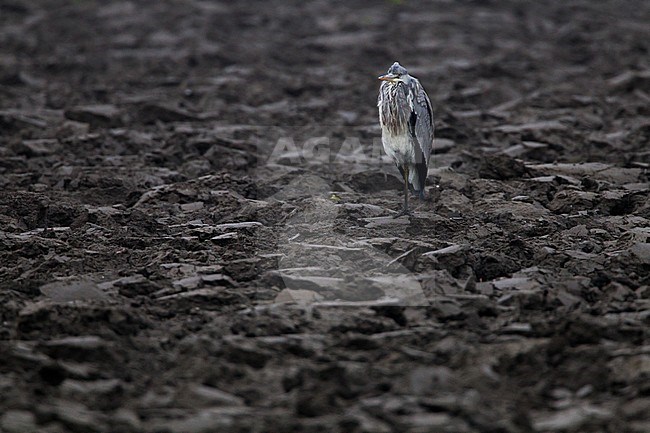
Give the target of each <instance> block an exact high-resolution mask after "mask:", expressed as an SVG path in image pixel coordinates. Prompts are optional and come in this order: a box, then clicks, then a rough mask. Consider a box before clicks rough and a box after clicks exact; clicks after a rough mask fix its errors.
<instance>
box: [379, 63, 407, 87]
mask: <svg viewBox="0 0 650 433" xmlns="http://www.w3.org/2000/svg"><path fill="white" fill-rule="evenodd" d="M379 79H380V80H382V81H388V82H389V83H392V84H398V83H406V82H407V81H408V79H409V73H408V72H407V71H406V69H404V67H403V66H402V65H400V64H399V63H398V62H395V63H393V65H392V66H391V67H390V68H388V72H387V73H386V75H382V76H380V77H379Z"/></svg>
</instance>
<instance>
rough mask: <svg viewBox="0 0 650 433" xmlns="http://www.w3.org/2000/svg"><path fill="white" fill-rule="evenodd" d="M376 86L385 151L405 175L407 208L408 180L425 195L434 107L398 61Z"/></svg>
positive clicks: (421, 194) (405, 201)
mask: <svg viewBox="0 0 650 433" xmlns="http://www.w3.org/2000/svg"><path fill="white" fill-rule="evenodd" d="M379 79H380V80H382V83H381V86H380V88H379V98H377V107H379V123H380V124H381V141H382V144H383V146H384V150H385V151H386V154H387V155H388V156H390V157H391V158H392V160H393V161H394V162H395V164H397V168H398V169H399V171H400V173H401V175H402V177H403V179H404V209H403V211H402V213H401V214H400V215H402V214H408V212H409V205H408V203H409V201H408V200H409V184H410V185H411V188H412V190H413V191H414V192H415V193H416V194H418V196H419V197H420V198H422V199H423V198H424V184H425V181H426V178H427V171H428V167H429V157H430V156H431V148H432V146H433V129H434V126H433V109H432V108H431V102H430V101H429V97H428V96H427V92H425V91H424V87H422V85H421V84H420V81H419V80H418V79H417V78H415V77H412V76H411V75H409V74H408V72H407V71H406V69H404V67H402V65H400V64H399V63H398V62H395V63H393V65H392V66H391V67H390V69H388V72H387V73H386V74H385V75H382V76H380V77H379Z"/></svg>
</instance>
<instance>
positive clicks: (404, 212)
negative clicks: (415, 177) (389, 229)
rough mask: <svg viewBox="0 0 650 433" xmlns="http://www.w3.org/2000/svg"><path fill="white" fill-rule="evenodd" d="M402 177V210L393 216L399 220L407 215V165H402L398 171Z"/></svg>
mask: <svg viewBox="0 0 650 433" xmlns="http://www.w3.org/2000/svg"><path fill="white" fill-rule="evenodd" d="M400 172H401V173H402V176H403V177H404V209H402V211H401V212H400V213H398V214H397V215H395V216H394V218H399V217H401V216H402V215H408V214H409V167H408V165H406V164H405V165H403V166H402V168H401V169H400Z"/></svg>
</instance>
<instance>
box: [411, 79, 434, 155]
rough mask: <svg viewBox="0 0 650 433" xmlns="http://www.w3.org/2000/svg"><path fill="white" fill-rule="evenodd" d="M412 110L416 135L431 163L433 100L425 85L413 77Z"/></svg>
mask: <svg viewBox="0 0 650 433" xmlns="http://www.w3.org/2000/svg"><path fill="white" fill-rule="evenodd" d="M411 92H412V93H411V95H412V98H411V101H412V105H411V110H412V111H413V113H414V114H415V116H416V122H415V137H416V138H417V141H418V144H419V145H420V148H421V149H422V153H423V154H424V158H425V159H424V161H425V163H426V164H427V166H428V165H429V156H430V155H431V149H432V147H433V131H434V125H433V109H432V108H431V101H429V97H428V96H427V92H425V91H424V87H422V85H421V84H420V82H419V81H418V80H417V79H416V78H413V81H412V84H411Z"/></svg>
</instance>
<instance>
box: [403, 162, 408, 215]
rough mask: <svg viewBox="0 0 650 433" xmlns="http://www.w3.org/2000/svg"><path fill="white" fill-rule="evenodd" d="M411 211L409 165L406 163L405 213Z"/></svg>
mask: <svg viewBox="0 0 650 433" xmlns="http://www.w3.org/2000/svg"><path fill="white" fill-rule="evenodd" d="M408 212H409V166H408V165H406V164H404V213H405V214H407V213H408Z"/></svg>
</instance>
